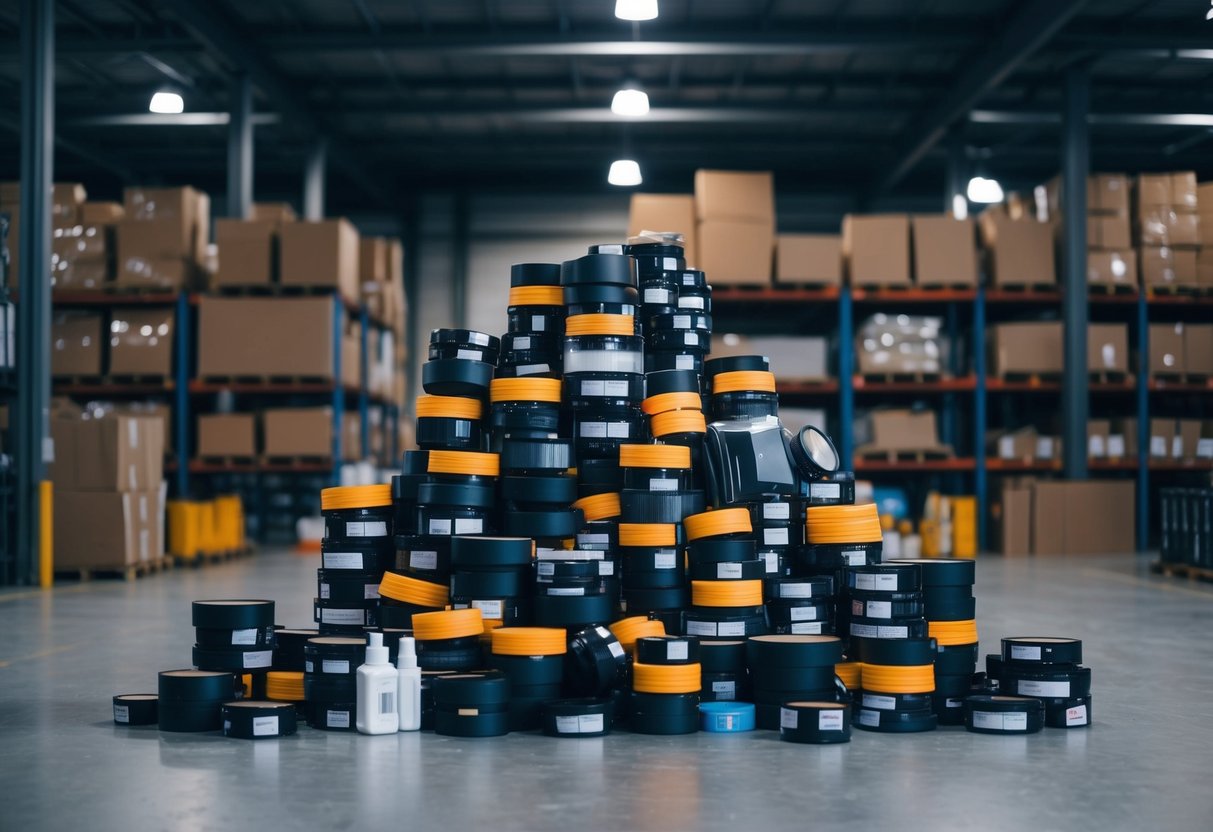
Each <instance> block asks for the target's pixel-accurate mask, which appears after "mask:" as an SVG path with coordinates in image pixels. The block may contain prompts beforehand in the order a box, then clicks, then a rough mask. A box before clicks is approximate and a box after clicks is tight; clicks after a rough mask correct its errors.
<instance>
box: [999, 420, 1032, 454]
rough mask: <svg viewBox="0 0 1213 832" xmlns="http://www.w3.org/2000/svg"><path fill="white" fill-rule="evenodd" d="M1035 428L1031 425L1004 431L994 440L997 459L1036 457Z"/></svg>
mask: <svg viewBox="0 0 1213 832" xmlns="http://www.w3.org/2000/svg"><path fill="white" fill-rule="evenodd" d="M1036 439H1037V434H1036V428H1034V427H1032V426H1030V425H1029V426H1028V427H1023V428H1019V429H1018V430H1014V431H1011V432H1010V433H1004V434H1003V435H1002V436H999V437H998V438H997V441H996V443H995V444H996V446H997V451H996V453H997V456H998V458H999V459H1034V458H1035V457H1036Z"/></svg>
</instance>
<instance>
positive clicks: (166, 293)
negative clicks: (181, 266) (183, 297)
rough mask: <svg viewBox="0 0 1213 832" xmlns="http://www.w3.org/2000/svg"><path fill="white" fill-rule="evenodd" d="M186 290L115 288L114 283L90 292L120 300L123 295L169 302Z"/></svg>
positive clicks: (145, 287)
mask: <svg viewBox="0 0 1213 832" xmlns="http://www.w3.org/2000/svg"><path fill="white" fill-rule="evenodd" d="M184 288H185V287H183V286H115V285H114V284H112V283H106V284H103V285H101V286H98V287H97V289H96V290H90V291H100V292H102V293H103V294H106V295H113V296H114V297H116V298H120V297H122V296H123V295H126V296H130V297H134V296H139V297H144V296H147V295H155V296H156V297H161V296H163V297H164V298H165V300H168V299H169V298H171V297H172V296H173V295H176V294H178V293H179V292H181V291H182V289H184Z"/></svg>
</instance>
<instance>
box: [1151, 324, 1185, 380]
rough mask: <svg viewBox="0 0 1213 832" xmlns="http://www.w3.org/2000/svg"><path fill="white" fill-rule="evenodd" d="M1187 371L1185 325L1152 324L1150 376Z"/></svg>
mask: <svg viewBox="0 0 1213 832" xmlns="http://www.w3.org/2000/svg"><path fill="white" fill-rule="evenodd" d="M1185 370H1186V362H1185V361H1184V324H1182V323H1177V324H1150V375H1156V374H1158V373H1163V374H1175V373H1182V372H1185Z"/></svg>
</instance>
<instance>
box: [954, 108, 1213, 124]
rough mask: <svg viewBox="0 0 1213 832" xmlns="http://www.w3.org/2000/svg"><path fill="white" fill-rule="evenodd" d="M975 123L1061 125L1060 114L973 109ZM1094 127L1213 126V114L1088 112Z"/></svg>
mask: <svg viewBox="0 0 1213 832" xmlns="http://www.w3.org/2000/svg"><path fill="white" fill-rule="evenodd" d="M969 121H971V122H972V123H974V124H1061V113H1051V112H1048V111H1047V110H1043V111H1033V110H974V111H973V112H971V113H969ZM1087 123H1088V124H1090V125H1091V126H1092V127H1213V113H1088V114H1087Z"/></svg>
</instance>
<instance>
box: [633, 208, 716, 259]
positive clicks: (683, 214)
mask: <svg viewBox="0 0 1213 832" xmlns="http://www.w3.org/2000/svg"><path fill="white" fill-rule="evenodd" d="M697 224H698V223H697V221H696V218H695V197H694V196H692V195H691V194H632V200H631V203H630V205H629V207H628V237H635V236H637V235H638V234H640V233H641V232H642V231H673V232H676V233H678V234H681V235H682V239H683V242H684V244H685V245H684V246H683V250H684V251H685V252H686V260H687V263H688V264H689V265H697V264H698V263H699V259H698V258H699V245H698V234H697V233H696V232H697V229H696V225H697Z"/></svg>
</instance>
